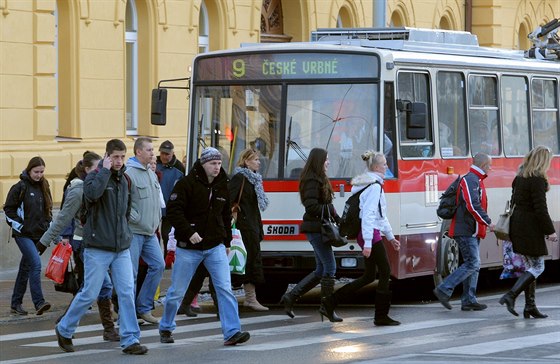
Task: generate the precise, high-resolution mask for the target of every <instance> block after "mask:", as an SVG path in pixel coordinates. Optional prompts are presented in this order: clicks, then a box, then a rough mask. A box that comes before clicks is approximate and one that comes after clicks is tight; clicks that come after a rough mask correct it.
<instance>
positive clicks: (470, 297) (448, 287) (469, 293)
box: [437, 236, 480, 306]
mask: <svg viewBox="0 0 560 364" xmlns="http://www.w3.org/2000/svg"><path fill="white" fill-rule="evenodd" d="M455 241H457V244H459V251H460V252H461V255H462V256H463V264H461V265H460V266H459V268H457V269H456V270H455V271H454V272H453V273H451V274H450V275H449V276H447V277H446V278H445V279H444V280H443V282H441V284H440V285H439V286H438V287H437V289H439V291H440V292H442V293H443V294H445V295H446V296H447V297H451V295H452V294H453V290H454V289H455V287H456V286H458V285H459V283H463V294H462V295H461V305H463V306H464V305H467V304H471V303H476V302H477V300H476V285H477V283H478V272H479V271H480V249H479V245H480V239H478V238H475V237H471V236H456V237H455Z"/></svg>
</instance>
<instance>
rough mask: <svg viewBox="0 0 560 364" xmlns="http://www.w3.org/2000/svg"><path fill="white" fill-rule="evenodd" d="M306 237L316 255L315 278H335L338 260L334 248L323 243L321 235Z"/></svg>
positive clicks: (308, 235)
mask: <svg viewBox="0 0 560 364" xmlns="http://www.w3.org/2000/svg"><path fill="white" fill-rule="evenodd" d="M305 235H306V236H307V240H309V242H310V243H311V246H313V252H314V253H315V277H334V276H335V274H336V260H335V259H334V252H333V250H332V247H331V246H330V245H329V244H325V243H323V237H322V236H321V233H307V234H305Z"/></svg>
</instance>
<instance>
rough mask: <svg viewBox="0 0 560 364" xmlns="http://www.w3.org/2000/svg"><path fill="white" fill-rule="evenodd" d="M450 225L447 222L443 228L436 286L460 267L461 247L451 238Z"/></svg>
mask: <svg viewBox="0 0 560 364" xmlns="http://www.w3.org/2000/svg"><path fill="white" fill-rule="evenodd" d="M449 224H450V222H449V221H448V220H445V221H444V222H443V224H442V226H441V233H440V240H439V244H438V250H437V257H436V262H437V263H436V264H437V267H436V269H435V271H434V285H436V286H437V285H438V284H440V283H441V281H442V280H443V279H444V278H445V277H447V276H448V275H450V274H451V273H452V272H453V271H455V270H456V269H457V268H458V267H459V245H458V244H457V242H456V241H455V239H453V238H451V237H449V234H448V233H449Z"/></svg>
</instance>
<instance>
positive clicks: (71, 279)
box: [54, 260, 80, 295]
mask: <svg viewBox="0 0 560 364" xmlns="http://www.w3.org/2000/svg"><path fill="white" fill-rule="evenodd" d="M79 289H80V286H79V285H78V279H77V278H76V273H75V272H74V266H73V264H72V260H70V262H69V263H68V269H67V270H66V272H65V273H64V282H62V283H55V284H54V290H55V291H58V292H66V293H72V294H74V295H75V294H76V293H78V291H79Z"/></svg>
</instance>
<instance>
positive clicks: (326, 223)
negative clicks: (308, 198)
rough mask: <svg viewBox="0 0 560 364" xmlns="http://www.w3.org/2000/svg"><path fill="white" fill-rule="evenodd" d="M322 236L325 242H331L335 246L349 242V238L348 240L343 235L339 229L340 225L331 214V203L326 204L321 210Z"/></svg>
mask: <svg viewBox="0 0 560 364" xmlns="http://www.w3.org/2000/svg"><path fill="white" fill-rule="evenodd" d="M325 208H326V209H327V215H326V216H325V214H324V211H325ZM321 236H322V238H323V243H324V244H329V245H331V246H334V247H335V248H339V247H341V246H345V245H346V244H348V240H346V238H345V237H344V236H341V235H340V232H339V231H338V226H337V225H336V222H335V221H334V219H333V218H332V216H331V212H330V210H329V205H324V206H323V209H322V210H321Z"/></svg>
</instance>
